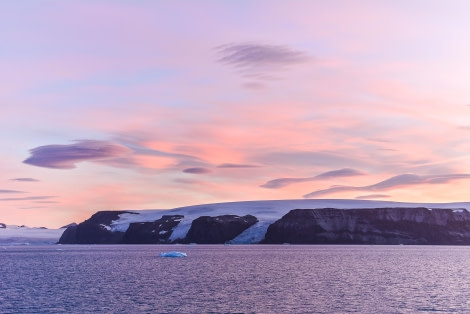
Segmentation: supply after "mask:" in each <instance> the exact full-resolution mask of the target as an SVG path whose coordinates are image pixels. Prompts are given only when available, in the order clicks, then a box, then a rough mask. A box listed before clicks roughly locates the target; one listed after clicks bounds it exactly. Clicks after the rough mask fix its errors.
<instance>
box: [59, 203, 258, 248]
mask: <svg viewBox="0 0 470 314" xmlns="http://www.w3.org/2000/svg"><path fill="white" fill-rule="evenodd" d="M124 213H129V212H122V211H121V212H120V211H109V212H98V213H96V214H94V215H93V216H92V217H91V218H90V219H88V220H86V221H84V222H82V223H80V224H78V225H71V226H69V227H68V228H67V229H66V230H65V231H64V233H63V234H62V237H61V238H60V240H59V242H58V243H59V244H171V243H199V244H223V243H226V242H228V241H230V240H232V239H234V238H235V237H236V236H237V235H239V234H240V233H242V232H243V231H244V230H246V229H247V228H249V227H250V226H252V225H253V224H255V223H256V222H258V220H257V219H256V217H254V216H251V215H246V216H243V217H240V216H237V215H222V216H216V217H209V216H202V217H199V218H197V219H195V220H193V221H192V223H191V227H190V229H189V231H188V233H187V235H186V236H185V237H183V238H178V239H176V240H171V239H170V237H171V234H172V233H173V230H174V229H175V227H176V226H177V225H178V224H179V223H180V222H181V220H182V219H183V218H184V216H183V215H163V216H162V217H161V218H160V219H157V220H155V221H150V222H149V221H147V222H133V223H130V224H129V227H128V228H127V230H126V231H125V232H123V231H118V230H113V229H112V227H111V225H112V222H113V221H114V220H118V219H119V218H120V217H119V216H120V215H121V214H124Z"/></svg>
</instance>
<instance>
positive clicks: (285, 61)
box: [216, 43, 310, 90]
mask: <svg viewBox="0 0 470 314" xmlns="http://www.w3.org/2000/svg"><path fill="white" fill-rule="evenodd" d="M216 52H217V54H218V56H219V59H218V60H217V61H218V62H220V63H223V64H225V65H229V66H232V67H235V68H237V69H239V70H240V72H241V74H242V76H244V77H246V78H248V79H249V80H250V81H249V82H247V83H246V84H244V87H245V88H248V89H251V90H260V89H263V88H266V85H265V84H261V83H259V82H260V81H263V82H266V81H272V80H277V79H279V77H277V76H275V75H272V74H271V73H273V72H274V71H279V70H283V69H284V68H286V67H288V66H291V65H295V64H299V63H304V62H307V61H308V60H310V57H309V55H308V54H307V53H305V52H303V51H298V50H293V49H291V48H289V47H287V46H282V45H267V44H259V43H238V44H226V45H221V46H219V47H216ZM253 80H255V81H253Z"/></svg>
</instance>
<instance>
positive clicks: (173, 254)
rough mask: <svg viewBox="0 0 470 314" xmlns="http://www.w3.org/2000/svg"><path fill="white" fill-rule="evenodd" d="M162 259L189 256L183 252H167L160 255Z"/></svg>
mask: <svg viewBox="0 0 470 314" xmlns="http://www.w3.org/2000/svg"><path fill="white" fill-rule="evenodd" d="M159 256H160V257H186V256H188V254H186V253H183V252H176V251H173V252H166V253H160V255H159Z"/></svg>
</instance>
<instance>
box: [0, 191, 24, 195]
mask: <svg viewBox="0 0 470 314" xmlns="http://www.w3.org/2000/svg"><path fill="white" fill-rule="evenodd" d="M9 193H12V194H15V193H26V192H24V191H17V190H0V194H9Z"/></svg>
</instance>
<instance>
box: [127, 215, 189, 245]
mask: <svg viewBox="0 0 470 314" xmlns="http://www.w3.org/2000/svg"><path fill="white" fill-rule="evenodd" d="M183 218H184V216H183V215H163V216H162V218H160V219H158V220H155V221H154V222H134V223H131V224H130V225H129V228H128V229H127V231H126V233H125V234H124V236H123V238H122V241H121V243H123V244H168V243H171V241H170V236H171V234H172V232H173V229H174V228H175V227H176V226H177V225H178V224H179V223H180V221H181V219H183Z"/></svg>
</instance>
